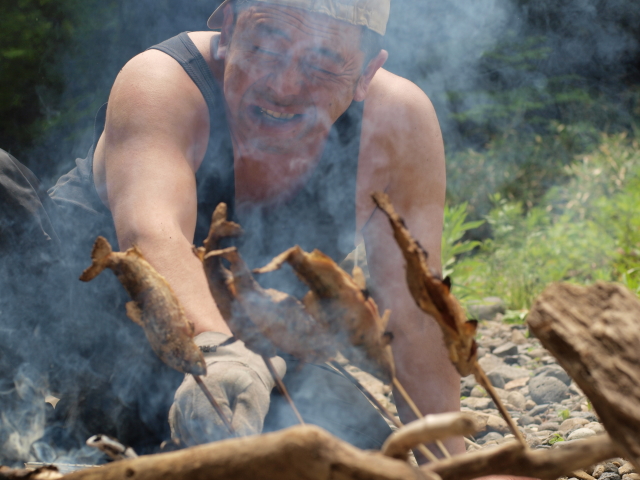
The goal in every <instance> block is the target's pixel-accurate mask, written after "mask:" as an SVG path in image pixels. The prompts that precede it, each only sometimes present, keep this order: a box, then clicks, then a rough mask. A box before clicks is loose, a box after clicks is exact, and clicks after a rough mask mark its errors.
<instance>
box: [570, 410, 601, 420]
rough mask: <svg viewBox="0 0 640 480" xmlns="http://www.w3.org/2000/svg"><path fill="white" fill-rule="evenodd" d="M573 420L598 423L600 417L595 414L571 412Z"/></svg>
mask: <svg viewBox="0 0 640 480" xmlns="http://www.w3.org/2000/svg"><path fill="white" fill-rule="evenodd" d="M570 416H571V418H584V419H585V420H588V421H589V422H597V421H598V417H597V416H596V414H595V413H593V412H571V415H570Z"/></svg>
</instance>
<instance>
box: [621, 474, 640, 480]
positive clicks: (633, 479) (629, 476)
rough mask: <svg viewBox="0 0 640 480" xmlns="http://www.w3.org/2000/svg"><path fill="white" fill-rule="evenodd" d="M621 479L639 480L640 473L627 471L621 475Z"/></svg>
mask: <svg viewBox="0 0 640 480" xmlns="http://www.w3.org/2000/svg"><path fill="white" fill-rule="evenodd" d="M622 480H640V473H627V474H626V475H623V476H622Z"/></svg>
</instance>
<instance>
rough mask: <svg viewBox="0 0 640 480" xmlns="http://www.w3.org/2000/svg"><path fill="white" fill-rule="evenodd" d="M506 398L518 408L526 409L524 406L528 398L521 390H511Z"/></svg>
mask: <svg viewBox="0 0 640 480" xmlns="http://www.w3.org/2000/svg"><path fill="white" fill-rule="evenodd" d="M506 400H507V402H508V403H510V404H511V405H513V406H514V407H516V408H517V409H518V410H524V406H525V404H526V403H527V399H526V398H525V397H524V395H522V394H521V393H520V392H509V393H508V394H507V397H506Z"/></svg>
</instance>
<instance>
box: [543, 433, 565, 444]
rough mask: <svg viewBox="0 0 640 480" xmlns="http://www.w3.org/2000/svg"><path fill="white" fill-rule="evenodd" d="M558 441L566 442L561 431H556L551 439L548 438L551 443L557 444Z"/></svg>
mask: <svg viewBox="0 0 640 480" xmlns="http://www.w3.org/2000/svg"><path fill="white" fill-rule="evenodd" d="M558 442H564V437H563V436H562V434H561V433H554V434H553V435H551V437H549V440H547V443H548V444H549V445H555V444H556V443H558Z"/></svg>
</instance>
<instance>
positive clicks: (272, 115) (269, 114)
mask: <svg viewBox="0 0 640 480" xmlns="http://www.w3.org/2000/svg"><path fill="white" fill-rule="evenodd" d="M255 113H257V114H258V115H260V116H262V117H266V118H267V119H270V120H277V121H279V122H289V121H291V120H294V119H296V120H297V119H298V118H300V117H302V114H299V113H282V112H275V111H273V110H269V109H268V108H262V107H255Z"/></svg>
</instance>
